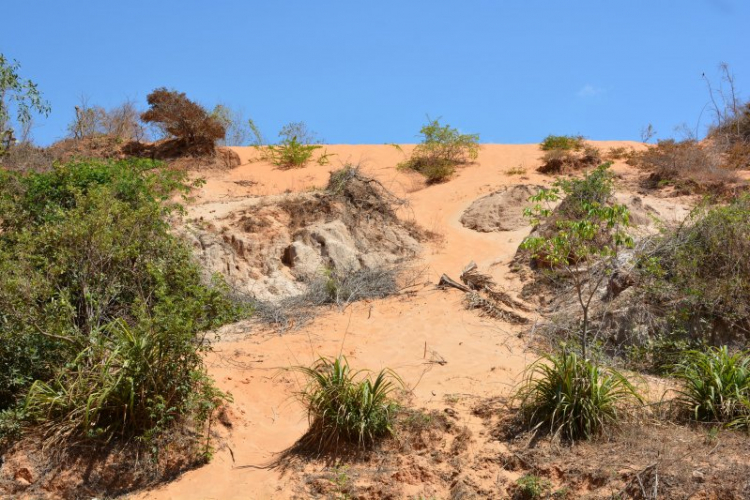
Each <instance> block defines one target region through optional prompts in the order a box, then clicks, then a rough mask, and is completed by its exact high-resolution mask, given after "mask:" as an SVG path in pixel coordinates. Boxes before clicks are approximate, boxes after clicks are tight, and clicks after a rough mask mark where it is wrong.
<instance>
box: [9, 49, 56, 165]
mask: <svg viewBox="0 0 750 500" xmlns="http://www.w3.org/2000/svg"><path fill="white" fill-rule="evenodd" d="M20 67H21V65H20V64H19V63H18V61H12V62H11V61H9V60H8V59H6V57H5V55H3V54H1V53H0V153H2V151H3V149H4V148H7V147H8V146H9V145H10V143H11V142H12V141H11V137H12V135H13V127H12V126H11V124H10V119H11V109H10V108H11V103H15V108H16V120H17V121H18V123H20V124H21V125H22V126H23V125H26V124H28V123H30V122H31V112H32V111H36V112H37V113H40V114H43V115H44V116H47V115H48V114H49V111H50V106H49V103H48V102H47V101H45V100H44V99H43V98H42V94H41V92H39V89H38V88H37V85H36V83H34V82H32V81H31V80H26V79H23V78H21V77H20V76H19V74H18V70H19V69H20Z"/></svg>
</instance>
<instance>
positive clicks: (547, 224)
mask: <svg viewBox="0 0 750 500" xmlns="http://www.w3.org/2000/svg"><path fill="white" fill-rule="evenodd" d="M610 165H611V163H605V164H603V165H600V166H599V167H597V168H596V169H595V170H594V171H592V172H591V173H589V174H587V175H585V176H584V177H583V178H582V179H572V180H563V179H561V180H558V181H557V182H555V184H554V186H553V187H552V188H551V189H541V190H540V191H539V192H538V193H537V194H536V195H534V196H532V197H531V198H530V201H533V202H534V203H535V205H534V206H533V207H531V208H528V209H526V211H525V215H526V216H527V217H528V218H530V219H531V220H532V222H533V223H534V224H535V225H536V226H537V229H538V233H539V234H537V235H532V236H529V237H528V238H526V239H525V240H524V242H523V243H522V244H521V248H522V249H524V250H527V251H529V252H530V253H531V256H532V258H533V259H535V260H537V262H540V263H542V264H544V265H546V266H547V267H549V268H550V272H552V273H559V274H562V275H563V277H565V278H567V279H568V280H569V281H570V282H571V283H572V285H573V289H574V290H575V292H576V296H577V299H578V303H579V304H580V306H581V311H582V321H581V330H580V334H581V346H582V354H583V359H587V354H588V353H587V350H588V341H589V311H590V308H591V303H592V301H593V299H594V297H595V295H596V293H597V290H599V289H600V287H601V285H602V284H604V282H605V281H606V280H607V279H608V278H609V277H610V276H611V274H612V270H613V269H614V264H615V261H616V258H617V252H618V249H619V248H621V247H623V246H632V244H633V239H632V238H631V237H630V236H629V235H628V234H627V232H626V228H627V227H628V226H629V224H630V213H629V211H628V208H627V207H626V206H625V205H620V204H616V203H612V201H611V197H612V193H613V190H614V186H613V184H614V181H613V178H612V173H611V172H610V171H609V167H610ZM561 193H562V194H563V195H564V200H563V201H562V203H561V204H560V206H559V207H558V208H557V209H556V210H553V209H552V204H553V203H555V202H557V201H559V200H560V198H561Z"/></svg>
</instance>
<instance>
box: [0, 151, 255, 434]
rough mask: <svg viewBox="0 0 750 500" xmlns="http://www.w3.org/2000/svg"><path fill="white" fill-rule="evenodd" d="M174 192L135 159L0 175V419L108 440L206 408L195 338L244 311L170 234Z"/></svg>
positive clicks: (152, 167) (165, 176)
mask: <svg viewBox="0 0 750 500" xmlns="http://www.w3.org/2000/svg"><path fill="white" fill-rule="evenodd" d="M185 180H186V177H185V174H184V173H180V172H175V171H172V170H169V169H167V168H165V167H163V166H162V165H160V164H156V163H153V162H150V161H143V160H138V161H135V160H133V161H121V162H106V161H80V162H74V163H70V164H66V165H57V166H55V167H54V168H53V169H52V170H51V171H49V172H45V173H28V174H21V173H7V172H5V173H0V213H2V214H3V217H2V221H0V410H2V409H6V408H13V407H17V406H18V405H19V404H20V405H23V404H24V403H25V404H26V406H27V409H28V411H29V413H30V414H31V416H32V417H34V418H35V419H37V420H41V421H47V420H50V421H51V422H52V423H54V424H55V425H57V427H58V430H59V431H60V432H62V433H65V434H70V433H77V434H87V435H102V436H105V437H109V436H111V435H113V434H114V433H120V434H135V435H140V434H146V433H148V432H150V431H152V430H154V429H155V428H157V427H163V426H165V425H167V424H168V423H169V422H171V421H174V420H176V419H178V418H179V417H180V416H182V415H184V414H185V413H189V412H191V411H192V408H193V402H195V404H196V405H197V406H201V404H203V403H207V401H203V402H201V397H200V395H205V394H209V393H211V394H213V392H212V389H211V388H210V387H209V386H210V382H209V380H208V378H207V377H206V375H205V369H204V366H203V361H202V357H201V354H200V352H201V351H203V350H205V349H207V347H208V346H207V344H206V343H205V342H204V341H203V340H202V339H201V338H200V337H199V336H197V334H198V333H199V332H202V331H205V330H210V329H213V328H215V327H217V326H219V325H221V324H223V323H225V322H227V321H231V320H233V319H235V318H237V317H238V316H239V315H240V314H241V313H242V311H241V310H240V309H239V308H238V307H237V306H235V305H234V304H233V303H232V302H230V301H229V300H228V299H227V298H226V297H227V289H226V285H225V284H223V282H221V281H220V280H218V279H217V280H216V281H215V282H214V283H213V284H211V285H207V284H204V283H203V282H202V280H201V271H200V269H199V268H198V266H197V265H196V263H195V262H194V261H193V259H192V254H191V251H190V248H189V247H188V246H187V245H186V244H185V243H184V242H183V241H181V240H179V239H177V238H176V237H174V236H173V235H172V234H171V232H170V226H169V224H168V222H167V217H168V216H169V215H170V214H172V213H174V212H175V211H176V210H179V206H178V205H176V204H174V203H172V202H170V201H169V200H170V198H171V196H173V194H174V193H175V191H177V192H179V191H183V192H186V191H187V189H188V188H189V186H188V185H187V184H186V183H185ZM211 397H212V398H213V396H211Z"/></svg>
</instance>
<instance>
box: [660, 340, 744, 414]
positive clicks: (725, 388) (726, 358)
mask: <svg viewBox="0 0 750 500" xmlns="http://www.w3.org/2000/svg"><path fill="white" fill-rule="evenodd" d="M675 374H676V376H677V378H678V379H680V380H681V381H682V382H683V383H684V387H683V389H681V390H680V391H679V394H680V395H679V398H678V401H679V403H680V404H681V405H682V407H683V408H685V409H686V411H687V412H688V413H689V415H690V417H691V418H692V419H694V420H697V421H699V422H723V423H727V424H729V425H730V426H738V427H747V426H748V424H749V423H750V355H749V354H748V353H747V352H737V353H733V354H732V353H730V352H729V350H728V349H727V347H726V346H722V347H716V348H711V349H709V350H707V351H689V352H688V353H686V355H685V356H684V358H683V361H682V362H681V363H679V364H678V365H677V369H676V370H675Z"/></svg>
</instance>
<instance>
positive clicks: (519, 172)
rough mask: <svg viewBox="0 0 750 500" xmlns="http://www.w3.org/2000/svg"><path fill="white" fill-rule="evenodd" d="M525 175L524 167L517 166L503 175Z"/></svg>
mask: <svg viewBox="0 0 750 500" xmlns="http://www.w3.org/2000/svg"><path fill="white" fill-rule="evenodd" d="M525 173H526V167H524V166H523V165H519V166H517V167H513V168H511V169H509V170H506V171H505V175H524V174H525Z"/></svg>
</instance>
